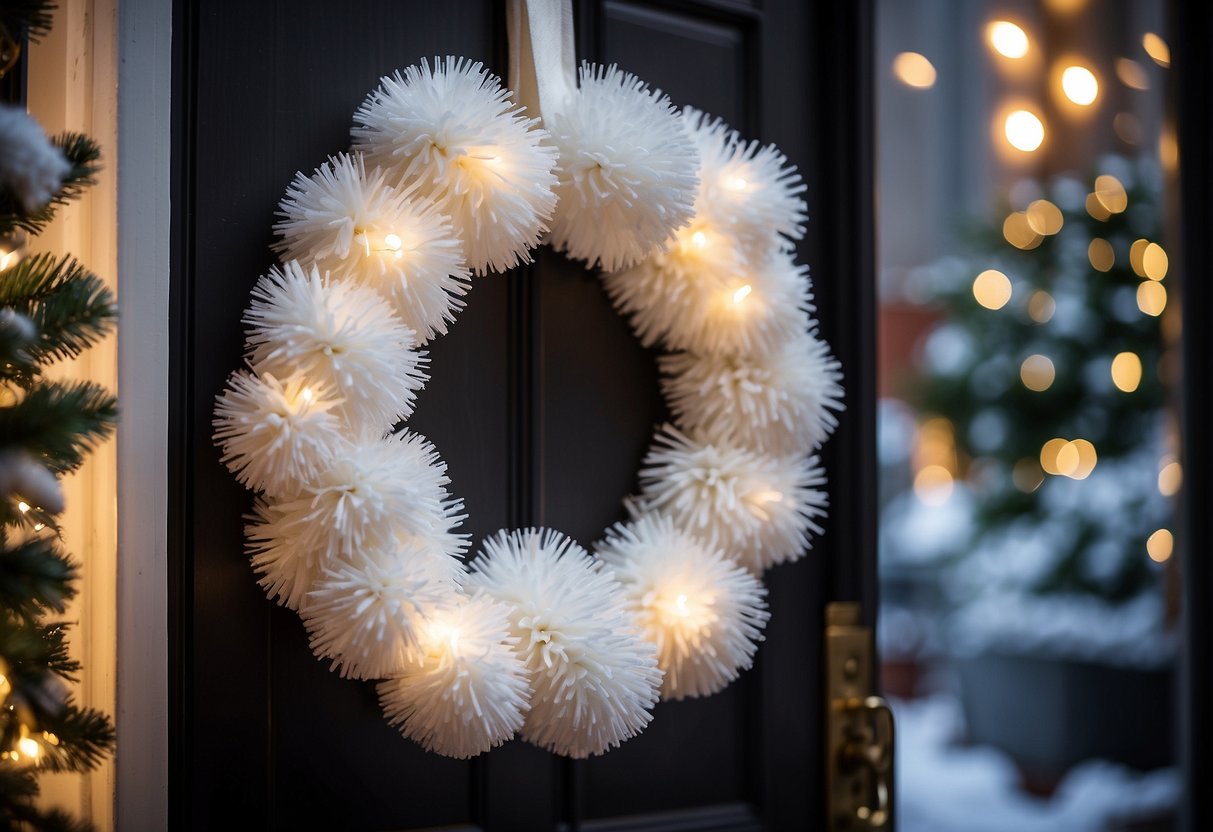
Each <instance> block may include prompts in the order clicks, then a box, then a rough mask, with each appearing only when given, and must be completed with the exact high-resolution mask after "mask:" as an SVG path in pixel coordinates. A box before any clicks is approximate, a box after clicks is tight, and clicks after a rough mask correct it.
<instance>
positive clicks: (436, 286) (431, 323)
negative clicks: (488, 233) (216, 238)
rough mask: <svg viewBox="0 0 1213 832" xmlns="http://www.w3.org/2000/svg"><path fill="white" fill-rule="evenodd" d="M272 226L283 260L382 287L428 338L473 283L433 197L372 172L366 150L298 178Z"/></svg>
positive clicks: (440, 330) (334, 159)
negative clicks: (398, 187) (409, 191)
mask: <svg viewBox="0 0 1213 832" xmlns="http://www.w3.org/2000/svg"><path fill="white" fill-rule="evenodd" d="M278 215H279V216H280V217H281V218H282V219H281V220H280V221H279V222H278V223H277V224H276V225H275V226H274V230H275V231H276V232H277V233H278V234H279V235H280V236H281V237H282V239H281V240H280V241H279V242H278V244H277V245H276V248H277V249H278V250H279V251H281V252H282V256H283V259H284V260H292V259H294V260H299V261H301V262H303V263H311V264H314V265H316V266H317V267H318V268H319V269H320V271H321V272H327V273H328V274H329V275H331V276H333V277H336V278H348V279H351V280H356V281H359V282H361V283H363V284H365V285H367V286H370V287H371V288H373V289H376V290H377V291H379V292H380V293H381V294H382V295H383V296H384V297H386V298H387V299H388V300H389V301H390V302H391V303H392V307H393V309H394V310H395V311H396V314H397V315H399V316H400V318H401V319H402V320H403V321H404V322H405V324H407V325H408V327H409V328H410V329H412V330H413V332H414V333H415V334H416V337H417V340H418V342H419V343H424V342H426V341H428V340H429V339H430V338H433V337H434V335H435V334H445V333H446V329H447V324H449V323H451V322H452V321H454V320H455V314H456V313H457V312H458V311H459V310H460V309H462V308H463V300H462V296H463V295H465V294H466V293H467V290H468V289H469V288H470V286H471V284H470V282H469V279H468V278H469V272H468V269H467V266H466V265H465V263H464V259H463V244H462V243H461V242H460V241H459V238H458V237H457V236H456V235H455V232H454V230H453V229H452V228H451V222H450V220H449V219H448V218H447V217H446V216H444V215H442V214H441V213H439V212H438V210H437V209H436V208H435V207H434V206H433V204H431V203H430V202H429V201H428V200H425V199H421V198H410V197H408V196H406V195H405V194H404V193H403V192H401V191H398V190H396V189H395V188H393V187H391V186H390V185H389V184H388V182H387V178H386V174H384V172H383V171H382V170H379V169H377V168H376V169H374V170H372V171H371V172H370V173H367V171H366V167H365V163H364V161H363V158H362V156H361V154H357V153H355V154H352V155H351V154H348V153H341V154H338V155H336V156H333V157H332V158H330V159H329V160H328V161H327V162H325V163H324V164H323V165H321V166H320V167H318V168H316V172H315V173H313V174H312V175H311V176H304V175H303V174H302V173H298V174H296V175H295V179H294V181H293V182H291V185H290V187H289V188H288V189H287V192H286V196H285V197H283V199H282V202H281V203H279V206H278Z"/></svg>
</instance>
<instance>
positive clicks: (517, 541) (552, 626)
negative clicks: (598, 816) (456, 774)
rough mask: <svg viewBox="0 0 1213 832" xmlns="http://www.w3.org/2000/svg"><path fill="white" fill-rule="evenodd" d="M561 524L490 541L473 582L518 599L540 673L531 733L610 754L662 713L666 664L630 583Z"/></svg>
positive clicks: (515, 625)
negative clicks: (644, 631) (646, 632)
mask: <svg viewBox="0 0 1213 832" xmlns="http://www.w3.org/2000/svg"><path fill="white" fill-rule="evenodd" d="M602 566H603V565H602V563H601V562H600V561H595V560H593V559H592V558H591V557H590V556H589V555H588V554H587V553H586V551H585V550H584V549H582V548H581V547H580V546H578V545H577V544H576V543H574V542H573V541H571V540H569V539H568V538H567V537H565V536H564V535H562V534H560V533H559V532H554V531H550V530H544V529H530V530H527V531H515V532H502V533H501V534H499V535H497V536H495V537H492V538H489V539H488V540H486V541H485V542H484V547H483V549H482V552H481V554H480V555H479V556H477V558H476V560H475V561H474V562H473V564H472V572H471V574H470V575H469V576H468V586H469V587H472V588H478V589H481V590H483V591H484V592H486V593H487V594H488V595H490V596H492V597H493V598H494V599H496V600H497V601H499V602H501V603H504V604H508V605H509V606H510V607H512V612H511V613H510V628H511V632H512V634H513V635H514V636H515V637H517V638H518V639H519V650H520V651H521V653H522V656H523V660H524V661H525V663H526V665H527V668H528V669H529V670H530V672H531V686H532V689H533V691H534V693H533V695H532V697H531V710H530V713H528V714H527V718H526V722H525V724H524V725H523V727H522V736H523V738H524V739H526V740H527V741H528V742H531V743H534V744H535V745H538V746H540V747H541V748H546V749H548V750H549V751H552V752H554V753H556V754H562V755H565V756H568V757H588V756H590V755H593V754H602V753H604V752H606V751H608V750H609V749H611V748H613V747H615V746H617V745H618V744H619V743H621V742H623V741H624V740H626V739H628V738H629V737H632V736H635V735H636V734H638V733H639V732H640V731H641V730H643V729H644V727H645V726H646V725H648V724H649V721H650V720H651V719H652V718H653V715H652V713H651V709H652V707H653V705H654V704H656V702H657V698H658V691H659V689H660V686H661V676H662V674H661V671H660V670H659V669H658V667H657V657H656V655H655V649H654V647H653V645H652V644H650V643H648V642H647V641H645V640H643V639H642V638H641V637H640V631H639V628H638V625H637V621H636V619H635V616H634V615H633V614H632V613H631V612H630V611H629V610H628V608H627V601H626V599H625V598H624V595H623V588H622V587H621V586H620V584H619V582H618V581H617V580H615V577H614V575H613V574H612V573H611V572H610V570H607V569H603V568H602Z"/></svg>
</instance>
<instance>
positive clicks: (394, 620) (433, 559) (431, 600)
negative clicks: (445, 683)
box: [300, 545, 463, 679]
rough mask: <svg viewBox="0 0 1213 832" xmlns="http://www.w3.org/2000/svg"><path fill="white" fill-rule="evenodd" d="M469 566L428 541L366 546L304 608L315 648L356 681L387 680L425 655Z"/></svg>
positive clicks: (333, 569)
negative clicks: (424, 643)
mask: <svg viewBox="0 0 1213 832" xmlns="http://www.w3.org/2000/svg"><path fill="white" fill-rule="evenodd" d="M462 576H463V571H462V565H461V564H460V562H459V561H457V560H456V559H455V558H452V557H449V556H447V555H442V554H436V553H435V552H433V551H432V550H431V549H429V548H428V547H425V546H420V545H408V546H403V547H395V548H393V549H387V550H374V551H369V552H362V553H360V554H359V555H358V556H357V557H354V558H352V559H351V560H349V561H346V560H340V561H337V562H335V563H334V564H333V565H332V566H330V567H326V568H325V569H324V570H323V572H322V573H321V575H320V577H319V579H318V580H317V581H316V582H315V583H314V584H313V586H312V589H311V591H310V592H309V593H308V597H307V603H306V604H304V605H303V607H302V609H301V610H300V615H301V616H302V618H303V623H304V625H305V626H306V627H307V630H308V633H310V634H311V646H312V652H313V653H315V654H316V656H317V657H318V658H323V659H331V660H332V667H333V669H334V670H339V671H340V672H341V675H342V676H344V677H352V678H354V679H382V678H384V677H386V676H392V675H395V674H397V673H400V672H402V671H403V670H404V669H405V668H406V667H408V665H409V663H410V662H415V661H418V660H420V658H421V652H420V650H421V633H422V632H423V631H424V630H425V628H426V627H427V626H428V625H429V622H430V617H431V616H432V615H433V614H434V612H435V611H436V610H440V609H442V608H443V607H444V606H452V605H454V604H455V603H457V602H458V597H459V596H458V583H457V582H458V580H459V579H460V578H462Z"/></svg>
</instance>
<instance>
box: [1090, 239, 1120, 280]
mask: <svg viewBox="0 0 1213 832" xmlns="http://www.w3.org/2000/svg"><path fill="white" fill-rule="evenodd" d="M1087 259H1088V260H1090V261H1091V267H1092V268H1093V269H1095V270H1096V271H1101V272H1106V271H1110V270H1111V268H1112V267H1113V266H1115V265H1116V252H1115V251H1113V250H1112V244H1111V243H1109V242H1108V241H1107V240H1105V239H1104V238H1102V237H1096V238H1095V239H1094V240H1092V241H1091V244H1090V245H1088V246H1087Z"/></svg>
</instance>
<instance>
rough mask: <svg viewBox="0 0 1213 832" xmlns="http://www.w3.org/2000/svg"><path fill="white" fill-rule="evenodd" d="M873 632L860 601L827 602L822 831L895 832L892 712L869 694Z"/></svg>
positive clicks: (870, 689) (877, 698)
mask: <svg viewBox="0 0 1213 832" xmlns="http://www.w3.org/2000/svg"><path fill="white" fill-rule="evenodd" d="M872 641H873V640H872V631H871V630H870V629H869V628H867V627H865V626H863V624H862V623H861V621H860V615H859V605H858V604H851V603H838V604H830V605H829V606H828V607H827V608H826V638H825V660H826V661H825V671H826V673H825V675H826V678H825V694H826V697H825V706H826V707H825V719H826V731H825V733H826V737H825V740H826V742H825V764H826V800H827V806H826V829H828V830H830V832H864V830H877V829H878V830H881V832H895V830H896V826H897V817H896V813H895V809H896V807H895V805H894V804H895V801H894V797H895V788H894V780H893V777H894V765H893V735H894V728H895V726H894V722H893V712H892V711H891V710H889V704H888V703H887V702H885V700H883V699H881V698H880V697H879V696H874V695H872V692H873V687H872V680H873V676H874V674H873V672H872V670H873V668H872V663H873V643H872Z"/></svg>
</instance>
